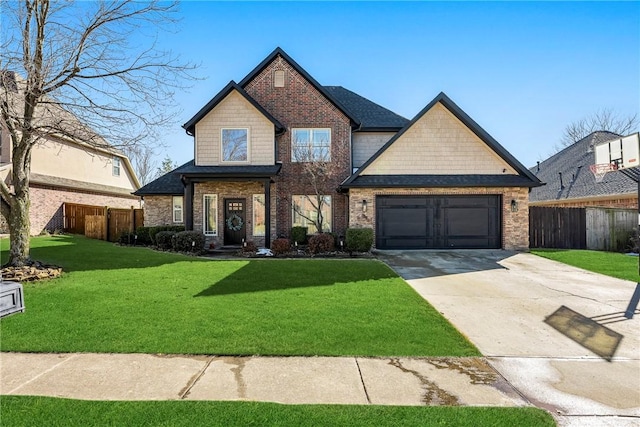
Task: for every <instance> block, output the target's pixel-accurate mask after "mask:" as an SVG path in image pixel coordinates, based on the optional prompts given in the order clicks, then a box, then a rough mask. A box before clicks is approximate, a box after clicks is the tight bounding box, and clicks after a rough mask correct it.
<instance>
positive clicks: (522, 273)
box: [379, 250, 640, 426]
mask: <svg viewBox="0 0 640 427" xmlns="http://www.w3.org/2000/svg"><path fill="white" fill-rule="evenodd" d="M379 258H380V259H381V260H383V261H384V262H386V263H387V264H389V265H390V266H391V267H392V268H393V269H394V270H396V271H397V272H398V274H400V275H401V276H402V277H403V278H404V279H405V280H406V281H407V282H408V283H409V284H410V285H411V286H412V287H413V288H414V289H415V290H416V291H417V292H418V293H419V294H420V295H421V296H422V297H424V298H425V299H426V300H427V301H429V302H430V303H431V304H432V305H433V306H434V307H435V308H436V309H437V310H438V311H440V312H441V313H442V314H443V315H444V316H445V317H446V318H447V319H449V321H450V322H451V323H452V324H453V325H455V326H456V327H457V328H458V329H459V330H460V331H461V332H462V333H463V334H464V335H466V336H467V337H468V338H469V340H471V342H473V343H474V344H475V345H476V346H477V347H478V349H479V350H480V351H481V352H482V353H483V354H484V355H485V356H486V357H487V358H488V359H489V361H490V363H491V364H492V365H493V366H494V368H496V370H498V371H499V372H500V373H501V374H502V375H503V376H504V377H505V378H506V379H507V381H509V382H510V383H511V384H512V385H513V386H515V387H516V389H518V390H519V391H520V392H521V393H522V395H523V396H524V397H525V398H527V399H528V400H529V401H530V402H531V403H532V404H534V405H536V406H538V407H541V408H544V409H547V410H549V411H550V412H551V413H552V414H553V415H554V417H556V420H557V421H558V423H559V424H560V425H563V426H603V425H604V426H609V425H611V426H614V425H615V426H626V425H629V426H631V425H634V426H637V425H640V314H637V315H636V316H635V317H634V318H633V319H631V320H627V319H626V318H624V317H623V312H624V311H625V309H626V308H627V305H628V304H629V300H630V299H631V297H632V295H633V292H634V290H635V287H636V284H635V283H633V282H629V281H624V280H619V279H614V278H611V277H608V276H603V275H600V274H596V273H591V272H588V271H585V270H581V269H578V268H574V267H570V266H567V265H565V264H561V263H558V262H555V261H550V260H546V259H544V258H540V257H537V256H535V255H532V254H527V253H515V252H509V251H501V250H467V251H462V250H459V251H379Z"/></svg>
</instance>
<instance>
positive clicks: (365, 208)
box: [362, 199, 367, 212]
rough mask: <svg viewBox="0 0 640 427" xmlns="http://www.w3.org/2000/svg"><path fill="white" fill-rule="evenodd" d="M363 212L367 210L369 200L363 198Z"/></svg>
mask: <svg viewBox="0 0 640 427" xmlns="http://www.w3.org/2000/svg"><path fill="white" fill-rule="evenodd" d="M362 212H367V201H366V200H364V199H363V200H362Z"/></svg>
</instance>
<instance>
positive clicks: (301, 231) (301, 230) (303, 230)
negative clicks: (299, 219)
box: [291, 227, 309, 245]
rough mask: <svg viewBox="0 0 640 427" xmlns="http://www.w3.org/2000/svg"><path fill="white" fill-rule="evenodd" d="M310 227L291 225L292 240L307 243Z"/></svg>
mask: <svg viewBox="0 0 640 427" xmlns="http://www.w3.org/2000/svg"><path fill="white" fill-rule="evenodd" d="M308 230H309V228H308V227H291V240H292V241H293V242H296V243H297V244H299V245H304V244H305V243H307V231H308Z"/></svg>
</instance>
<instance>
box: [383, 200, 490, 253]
mask: <svg viewBox="0 0 640 427" xmlns="http://www.w3.org/2000/svg"><path fill="white" fill-rule="evenodd" d="M500 200H501V199H500V196H497V195H490V196H476V195H473V196H400V197H398V196H378V198H377V199H376V206H377V209H376V213H377V220H376V246H377V247H378V248H380V249H385V248H386V249H400V248H407V249H410V248H416V249H417V248H421V249H444V248H499V247H500V246H501V242H502V239H501V226H500V223H501V216H500V215H501V210H500V206H501V203H500Z"/></svg>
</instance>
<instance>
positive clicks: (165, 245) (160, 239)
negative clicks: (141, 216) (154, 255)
mask: <svg viewBox="0 0 640 427" xmlns="http://www.w3.org/2000/svg"><path fill="white" fill-rule="evenodd" d="M174 234H176V232H175V231H166V230H165V231H158V233H156V246H157V247H158V248H160V249H162V250H165V251H166V250H169V249H172V248H173V244H172V238H173V236H174Z"/></svg>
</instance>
